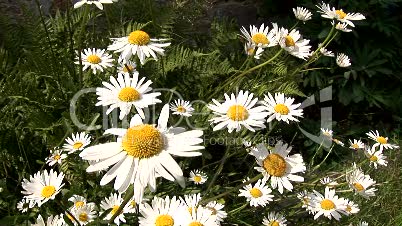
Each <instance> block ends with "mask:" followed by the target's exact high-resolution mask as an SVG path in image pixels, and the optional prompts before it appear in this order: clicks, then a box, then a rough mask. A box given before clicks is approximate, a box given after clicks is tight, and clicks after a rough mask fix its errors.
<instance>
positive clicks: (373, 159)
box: [370, 155, 378, 162]
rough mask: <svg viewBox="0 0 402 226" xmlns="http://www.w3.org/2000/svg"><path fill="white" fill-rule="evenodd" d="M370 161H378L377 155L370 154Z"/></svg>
mask: <svg viewBox="0 0 402 226" xmlns="http://www.w3.org/2000/svg"><path fill="white" fill-rule="evenodd" d="M370 161H372V162H377V161H378V157H377V156H375V155H372V156H370Z"/></svg>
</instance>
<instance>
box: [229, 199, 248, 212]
mask: <svg viewBox="0 0 402 226" xmlns="http://www.w3.org/2000/svg"><path fill="white" fill-rule="evenodd" d="M248 205H249V203H248V202H246V203H244V204H243V205H242V206H240V207H238V208H236V209H234V210H231V211H229V212H228V214H229V215H231V214H234V213H237V212H239V211H240V210H242V209H244V208H246V207H247V206H248Z"/></svg>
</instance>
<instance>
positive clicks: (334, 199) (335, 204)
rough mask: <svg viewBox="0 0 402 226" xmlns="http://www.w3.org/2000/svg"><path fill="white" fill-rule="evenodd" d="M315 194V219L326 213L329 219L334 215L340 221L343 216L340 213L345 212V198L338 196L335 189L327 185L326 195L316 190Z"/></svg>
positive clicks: (313, 201)
mask: <svg viewBox="0 0 402 226" xmlns="http://www.w3.org/2000/svg"><path fill="white" fill-rule="evenodd" d="M314 193H315V196H314V197H313V200H312V203H313V204H312V205H313V208H315V211H316V214H315V215H314V220H315V219H317V218H319V217H320V216H321V215H324V216H325V217H327V218H328V219H332V217H334V218H335V219H336V220H338V221H339V219H340V218H341V215H340V213H342V214H345V215H346V212H345V211H344V209H345V200H344V199H342V198H338V196H337V195H335V190H332V189H330V188H329V187H325V194H324V196H323V195H321V194H320V193H319V192H317V191H314Z"/></svg>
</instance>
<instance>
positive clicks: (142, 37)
mask: <svg viewBox="0 0 402 226" xmlns="http://www.w3.org/2000/svg"><path fill="white" fill-rule="evenodd" d="M150 41H151V39H150V38H149V35H148V34H147V33H146V32H144V31H140V30H136V31H133V32H131V33H130V35H129V36H128V42H129V43H130V44H134V45H139V46H145V45H147V44H148V43H149V42H150Z"/></svg>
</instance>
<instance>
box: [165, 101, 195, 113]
mask: <svg viewBox="0 0 402 226" xmlns="http://www.w3.org/2000/svg"><path fill="white" fill-rule="evenodd" d="M170 110H172V111H173V114H174V115H182V116H185V117H190V116H191V115H192V113H193V111H194V108H193V107H192V106H191V104H190V101H184V100H175V101H174V103H170Z"/></svg>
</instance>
